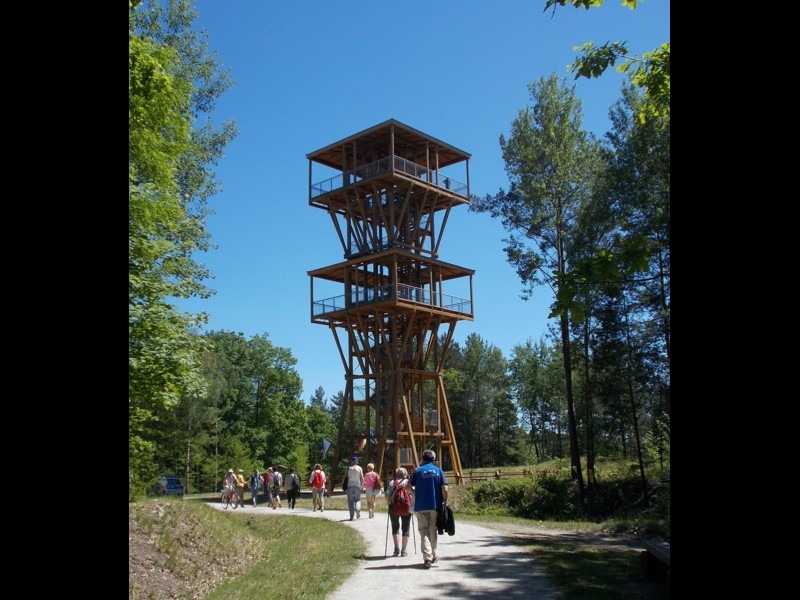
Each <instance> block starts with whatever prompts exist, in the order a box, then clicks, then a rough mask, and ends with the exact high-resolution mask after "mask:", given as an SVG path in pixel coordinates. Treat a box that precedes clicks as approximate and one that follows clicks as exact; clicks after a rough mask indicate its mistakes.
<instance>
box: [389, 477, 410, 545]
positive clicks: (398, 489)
mask: <svg viewBox="0 0 800 600" xmlns="http://www.w3.org/2000/svg"><path fill="white" fill-rule="evenodd" d="M408 490H409V483H408V471H406V470H405V469H404V468H403V467H398V468H397V469H395V472H394V479H393V480H392V481H390V482H389V491H388V493H387V494H386V503H387V504H388V505H389V520H390V521H391V522H392V540H393V541H394V552H393V553H392V556H408V554H407V553H406V547H408V532H409V530H410V529H411V494H409V493H408ZM400 521H402V522H403V524H402V532H403V546H402V548H401V547H400V544H399V542H400V535H399V534H400V529H401V527H400Z"/></svg>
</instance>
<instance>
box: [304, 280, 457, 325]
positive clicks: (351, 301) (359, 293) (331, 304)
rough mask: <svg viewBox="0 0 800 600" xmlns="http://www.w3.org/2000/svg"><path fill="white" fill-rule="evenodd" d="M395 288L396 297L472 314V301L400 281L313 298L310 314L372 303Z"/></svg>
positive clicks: (389, 295)
mask: <svg viewBox="0 0 800 600" xmlns="http://www.w3.org/2000/svg"><path fill="white" fill-rule="evenodd" d="M395 287H396V288H397V298H399V299H402V300H406V301H410V302H416V303H418V304H425V305H427V306H438V307H440V308H445V309H447V310H452V311H455V312H460V313H465V314H468V315H471V314H472V301H470V300H467V299H465V298H459V297H457V296H451V295H450V294H440V293H438V292H437V293H431V291H430V290H429V289H426V288H421V287H415V286H412V285H407V284H404V283H400V284H398V285H397V286H393V285H391V284H389V285H384V286H381V287H377V288H374V287H370V288H366V287H359V288H355V289H354V290H353V291H352V292H350V294H342V295H341V296H333V297H331V298H325V299H324V300H315V301H314V302H313V304H312V309H311V311H312V316H313V317H319V316H322V315H326V314H329V313H333V312H338V311H341V310H345V309H347V308H353V307H356V306H363V305H365V304H373V303H375V302H382V301H384V300H389V299H391V298H393V293H394V288H395Z"/></svg>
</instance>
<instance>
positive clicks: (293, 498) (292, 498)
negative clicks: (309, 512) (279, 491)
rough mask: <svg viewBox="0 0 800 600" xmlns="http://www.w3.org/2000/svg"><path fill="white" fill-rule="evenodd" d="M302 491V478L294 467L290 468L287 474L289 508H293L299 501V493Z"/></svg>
mask: <svg viewBox="0 0 800 600" xmlns="http://www.w3.org/2000/svg"><path fill="white" fill-rule="evenodd" d="M299 493H300V478H299V477H298V476H297V473H295V472H294V467H292V468H290V469H289V473H288V474H287V475H286V504H287V505H288V506H287V508H288V509H289V510H293V509H294V506H295V503H296V502H297V495H298V494H299Z"/></svg>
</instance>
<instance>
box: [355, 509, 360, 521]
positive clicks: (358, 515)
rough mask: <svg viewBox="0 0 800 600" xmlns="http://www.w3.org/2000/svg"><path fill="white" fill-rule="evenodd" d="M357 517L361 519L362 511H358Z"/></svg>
mask: <svg viewBox="0 0 800 600" xmlns="http://www.w3.org/2000/svg"><path fill="white" fill-rule="evenodd" d="M356 517H358V518H359V519H360V518H361V511H360V510H357V511H356Z"/></svg>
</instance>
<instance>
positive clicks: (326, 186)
mask: <svg viewBox="0 0 800 600" xmlns="http://www.w3.org/2000/svg"><path fill="white" fill-rule="evenodd" d="M389 171H394V172H395V173H404V174H406V175H410V176H411V177H414V178H416V179H419V180H420V181H424V182H425V183H428V184H430V185H434V186H437V187H440V188H443V189H446V190H448V191H451V192H453V193H454V194H456V195H458V196H463V197H464V198H466V197H467V184H466V183H464V182H463V181H459V180H458V179H454V178H452V177H448V176H446V175H444V174H443V173H441V172H439V173H437V172H436V169H427V168H426V167H423V166H422V165H420V164H417V163H415V162H412V161H410V160H406V159H405V158H401V157H399V156H391V157H389V156H385V157H383V158H380V159H378V160H376V161H374V162H371V163H369V164H366V165H363V166H361V167H357V168H355V169H352V170H350V171H345V172H344V173H340V174H338V175H334V176H333V177H329V178H328V179H324V180H322V181H319V182H317V183H313V184H311V190H310V195H311V198H316V197H318V196H322V195H324V194H328V193H330V192H332V191H334V190H338V189H341V188H343V187H345V186H347V185H352V184H354V183H358V182H360V181H363V180H365V179H369V178H370V177H375V176H377V175H382V174H383V173H388V172H389Z"/></svg>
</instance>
